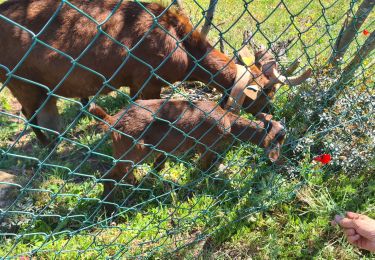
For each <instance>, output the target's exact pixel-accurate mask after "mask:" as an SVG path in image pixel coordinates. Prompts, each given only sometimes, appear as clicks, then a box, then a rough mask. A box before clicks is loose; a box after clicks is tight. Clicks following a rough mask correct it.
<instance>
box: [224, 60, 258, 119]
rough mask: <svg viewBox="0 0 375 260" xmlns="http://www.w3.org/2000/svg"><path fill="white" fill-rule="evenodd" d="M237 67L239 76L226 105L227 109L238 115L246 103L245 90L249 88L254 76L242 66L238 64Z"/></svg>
mask: <svg viewBox="0 0 375 260" xmlns="http://www.w3.org/2000/svg"><path fill="white" fill-rule="evenodd" d="M236 66H237V75H236V79H235V81H234V86H233V88H232V91H231V92H230V96H229V99H228V102H227V103H226V105H225V109H230V108H231V109H232V111H233V112H234V113H238V112H239V110H240V108H241V106H242V104H243V102H244V101H245V93H244V90H245V89H246V87H247V84H248V83H249V81H250V79H252V78H253V77H252V75H251V73H250V71H249V70H248V69H247V68H246V67H244V66H241V65H238V64H236Z"/></svg>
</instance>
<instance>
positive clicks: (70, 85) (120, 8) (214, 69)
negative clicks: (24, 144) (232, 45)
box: [0, 0, 309, 145]
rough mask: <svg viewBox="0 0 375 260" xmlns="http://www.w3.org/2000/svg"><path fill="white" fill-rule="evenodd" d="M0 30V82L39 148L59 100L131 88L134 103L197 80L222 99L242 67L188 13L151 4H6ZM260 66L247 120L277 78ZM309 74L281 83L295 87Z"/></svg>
mask: <svg viewBox="0 0 375 260" xmlns="http://www.w3.org/2000/svg"><path fill="white" fill-rule="evenodd" d="M83 13H84V14H86V15H84V14H83ZM0 32H1V33H0V82H6V85H7V86H8V87H9V89H10V90H11V92H12V94H13V95H14V96H15V97H16V98H17V100H18V101H19V102H20V103H21V105H22V112H23V114H24V115H25V117H26V118H27V119H28V120H30V123H31V125H32V126H33V130H34V132H35V134H36V136H37V138H38V139H39V141H40V142H41V143H43V144H44V145H47V144H48V143H49V142H50V140H49V139H48V138H47V136H46V135H45V134H44V133H43V132H42V131H41V129H40V127H44V128H46V129H49V130H47V131H48V132H49V133H50V134H53V135H57V134H58V132H59V116H58V110H57V107H56V101H57V99H58V98H59V97H67V98H88V97H89V96H92V95H96V94H97V93H98V92H100V93H101V94H105V93H108V92H110V91H113V90H115V89H118V88H119V87H121V86H129V87H130V95H131V97H132V98H134V99H137V98H140V97H142V98H143V99H155V98H160V91H161V88H162V87H163V86H165V85H167V84H168V83H174V82H177V81H184V80H198V81H201V82H203V83H206V84H208V85H210V86H211V87H216V88H217V89H218V90H220V91H221V92H223V94H224V98H223V100H224V101H226V98H227V95H229V93H230V92H231V89H232V87H233V85H234V84H235V80H236V78H240V76H241V75H242V74H243V69H244V68H245V67H244V66H240V65H237V66H236V64H235V63H234V62H233V60H232V59H231V58H229V57H227V56H226V55H225V54H223V53H221V52H219V51H218V50H216V49H214V48H213V47H212V45H211V44H210V43H209V42H208V41H207V40H205V39H204V38H203V37H201V34H200V32H199V31H198V30H196V29H195V28H194V27H193V25H192V24H191V23H190V20H189V18H188V17H187V16H186V15H184V14H183V13H181V12H180V11H178V10H172V9H171V10H166V9H165V8H164V7H162V6H160V5H158V4H155V3H140V2H130V1H124V2H122V3H121V4H120V5H119V1H117V0H106V1H102V0H93V1H87V0H84V1H81V0H70V1H66V2H65V1H56V0H9V1H6V2H4V3H3V4H1V5H0ZM260 66H261V65H259V64H258V65H252V66H249V67H247V70H248V71H250V72H251V73H252V74H253V75H255V77H253V78H252V79H251V81H249V82H245V83H246V85H252V86H255V87H254V88H252V89H249V91H247V92H246V93H245V95H249V96H247V97H246V98H245V102H244V106H245V107H246V109H247V111H248V112H251V113H253V114H257V113H258V112H260V111H262V110H263V109H264V108H265V107H266V106H267V104H268V103H269V102H270V100H271V99H272V97H273V95H274V92H275V89H274V88H273V85H274V84H275V82H280V81H282V79H283V78H280V77H277V74H274V73H271V74H269V73H268V74H269V75H270V76H267V75H268V74H267V75H266V74H263V73H262V69H263V68H261V67H260ZM239 68H241V69H239ZM270 72H276V70H272V71H270ZM308 75H309V74H308V73H307V74H306V73H305V74H303V75H302V76H300V77H295V78H292V77H291V78H289V80H288V81H285V79H284V80H283V81H284V83H288V84H292V85H293V84H299V83H301V82H302V81H303V80H304V79H306V78H307V77H308ZM224 104H225V102H222V104H221V105H222V106H224Z"/></svg>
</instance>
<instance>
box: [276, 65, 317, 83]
mask: <svg viewBox="0 0 375 260" xmlns="http://www.w3.org/2000/svg"><path fill="white" fill-rule="evenodd" d="M311 72H312V70H311V69H307V70H306V71H305V72H303V73H302V74H301V75H299V76H294V77H285V76H284V75H281V74H280V73H279V72H278V71H277V69H276V68H274V69H273V70H272V83H282V84H286V85H289V86H296V85H299V84H301V83H302V82H304V81H305V80H307V79H308V78H309V77H310V76H311Z"/></svg>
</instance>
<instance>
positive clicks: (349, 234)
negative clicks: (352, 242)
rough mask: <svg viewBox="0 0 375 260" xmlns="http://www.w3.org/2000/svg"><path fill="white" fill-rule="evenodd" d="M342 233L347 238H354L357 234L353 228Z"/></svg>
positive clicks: (345, 229)
mask: <svg viewBox="0 0 375 260" xmlns="http://www.w3.org/2000/svg"><path fill="white" fill-rule="evenodd" d="M344 233H345V235H347V236H354V235H356V234H357V232H356V231H355V229H354V228H344Z"/></svg>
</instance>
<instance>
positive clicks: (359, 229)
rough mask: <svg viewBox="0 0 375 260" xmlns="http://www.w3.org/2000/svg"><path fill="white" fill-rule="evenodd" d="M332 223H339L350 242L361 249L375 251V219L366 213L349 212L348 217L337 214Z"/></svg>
mask: <svg viewBox="0 0 375 260" xmlns="http://www.w3.org/2000/svg"><path fill="white" fill-rule="evenodd" d="M332 224H338V225H340V226H341V227H342V228H343V231H344V233H345V235H346V237H347V239H348V242H349V243H350V244H352V245H355V246H357V247H359V248H361V249H365V250H368V251H370V252H375V220H374V219H371V218H369V217H367V216H365V215H362V214H358V213H353V212H347V213H346V217H342V216H338V215H337V216H335V219H334V220H333V221H332Z"/></svg>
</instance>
